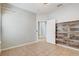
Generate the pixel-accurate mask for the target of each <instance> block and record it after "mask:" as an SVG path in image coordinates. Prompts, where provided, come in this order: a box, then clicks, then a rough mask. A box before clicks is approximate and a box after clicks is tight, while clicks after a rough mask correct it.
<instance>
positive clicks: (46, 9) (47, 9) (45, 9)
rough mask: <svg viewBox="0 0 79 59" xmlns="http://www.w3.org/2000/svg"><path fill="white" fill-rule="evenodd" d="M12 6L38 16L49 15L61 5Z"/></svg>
mask: <svg viewBox="0 0 79 59" xmlns="http://www.w3.org/2000/svg"><path fill="white" fill-rule="evenodd" d="M11 5H14V6H16V7H19V8H22V9H24V10H28V11H31V12H33V13H36V14H48V13H51V12H52V11H54V10H55V9H56V8H57V5H59V3H48V4H47V3H11Z"/></svg>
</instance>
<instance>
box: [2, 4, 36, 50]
mask: <svg viewBox="0 0 79 59" xmlns="http://www.w3.org/2000/svg"><path fill="white" fill-rule="evenodd" d="M31 41H36V14H34V13H32V12H29V11H26V10H23V9H20V8H17V7H15V6H12V5H9V4H3V6H2V49H5V48H9V47H13V46H17V45H20V44H24V43H27V42H31Z"/></svg>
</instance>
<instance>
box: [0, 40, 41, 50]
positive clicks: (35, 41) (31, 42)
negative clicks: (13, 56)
mask: <svg viewBox="0 0 79 59" xmlns="http://www.w3.org/2000/svg"><path fill="white" fill-rule="evenodd" d="M39 41H41V40H36V41H32V42H28V43H24V44H20V45H17V46H12V47H8V48H5V49H1V51H5V50H9V49H13V48H18V47H22V46H24V45H29V44H34V43H37V42H39Z"/></svg>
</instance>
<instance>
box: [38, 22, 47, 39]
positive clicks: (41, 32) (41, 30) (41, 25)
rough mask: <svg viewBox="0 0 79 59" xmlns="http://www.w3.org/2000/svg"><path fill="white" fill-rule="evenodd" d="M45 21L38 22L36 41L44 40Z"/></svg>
mask: <svg viewBox="0 0 79 59" xmlns="http://www.w3.org/2000/svg"><path fill="white" fill-rule="evenodd" d="M46 24H47V22H46V21H38V39H39V40H44V39H46Z"/></svg>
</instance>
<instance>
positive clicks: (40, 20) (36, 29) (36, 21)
mask: <svg viewBox="0 0 79 59" xmlns="http://www.w3.org/2000/svg"><path fill="white" fill-rule="evenodd" d="M42 21H46V22H47V21H48V20H36V39H37V40H39V39H38V22H42Z"/></svg>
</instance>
